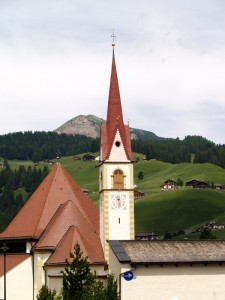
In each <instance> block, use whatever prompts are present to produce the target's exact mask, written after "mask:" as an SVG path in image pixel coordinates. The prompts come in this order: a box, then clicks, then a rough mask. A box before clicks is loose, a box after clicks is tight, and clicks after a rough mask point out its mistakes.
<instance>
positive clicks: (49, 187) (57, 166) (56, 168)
mask: <svg viewBox="0 0 225 300" xmlns="http://www.w3.org/2000/svg"><path fill="white" fill-rule="evenodd" d="M59 168H60V165H58V164H57V165H55V167H54V169H55V170H54V169H53V170H52V171H54V174H53V176H52V178H51V180H50V184H48V185H47V188H48V193H47V197H45V201H44V205H43V207H42V210H41V213H40V215H39V220H38V222H37V226H36V228H35V229H34V231H33V235H34V234H35V232H36V230H37V228H38V225H39V223H40V220H41V217H42V215H43V212H44V208H45V206H46V203H47V199H48V196H49V192H50V190H51V186H52V183H53V181H54V178H55V175H56V172H57V170H58V169H59ZM42 182H43V181H42ZM39 187H41V184H40V185H39ZM39 187H38V188H39ZM36 191H37V190H36ZM36 191H35V192H36ZM60 206H61V205H60ZM60 206H59V207H60ZM53 216H54V214H53ZM51 219H52V218H51ZM51 219H50V220H51ZM49 222H50V221H49ZM47 226H48V225H47ZM47 226H46V227H47ZM46 227H45V229H46ZM45 229H44V230H45ZM42 233H43V231H42ZM42 233H41V234H40V236H41V235H42Z"/></svg>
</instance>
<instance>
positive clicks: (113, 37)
mask: <svg viewBox="0 0 225 300" xmlns="http://www.w3.org/2000/svg"><path fill="white" fill-rule="evenodd" d="M115 37H116V36H115V34H114V28H113V33H112V35H111V38H112V41H113V42H112V46H113V48H114V47H115Z"/></svg>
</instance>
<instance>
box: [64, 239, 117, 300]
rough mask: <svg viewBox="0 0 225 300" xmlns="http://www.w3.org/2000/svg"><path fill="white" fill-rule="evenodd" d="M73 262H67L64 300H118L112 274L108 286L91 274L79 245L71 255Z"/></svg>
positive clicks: (88, 264) (108, 279)
mask: <svg viewBox="0 0 225 300" xmlns="http://www.w3.org/2000/svg"><path fill="white" fill-rule="evenodd" d="M70 258H71V262H69V261H68V260H66V267H65V271H63V272H62V273H63V291H62V295H63V300H75V299H76V300H87V299H88V300H118V299H119V297H118V292H117V281H116V280H115V278H114V276H113V275H112V274H110V275H109V276H108V278H107V282H106V286H104V284H103V282H102V281H100V280H98V278H97V277H96V274H95V273H92V272H91V269H90V263H89V262H88V258H87V257H83V253H82V251H81V249H80V246H79V244H78V243H76V244H75V246H74V253H71V254H70Z"/></svg>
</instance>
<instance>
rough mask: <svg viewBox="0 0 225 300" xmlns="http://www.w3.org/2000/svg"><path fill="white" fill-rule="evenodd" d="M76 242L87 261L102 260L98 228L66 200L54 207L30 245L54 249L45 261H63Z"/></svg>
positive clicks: (35, 248) (95, 261) (43, 248)
mask: <svg viewBox="0 0 225 300" xmlns="http://www.w3.org/2000/svg"><path fill="white" fill-rule="evenodd" d="M76 242H78V243H79V245H80V247H81V249H82V251H83V253H84V255H85V256H88V258H89V261H90V262H91V263H104V261H105V260H104V256H103V252H102V247H101V242H100V238H99V232H98V231H97V230H96V228H95V227H93V225H92V224H91V223H90V222H89V221H88V220H87V219H86V218H85V217H84V215H83V214H82V213H81V212H80V210H79V209H78V208H77V206H76V205H75V204H74V203H73V202H72V201H71V200H69V201H68V202H66V203H64V204H62V205H61V206H60V207H59V208H58V210H57V212H56V213H55V215H54V216H53V218H52V219H51V221H50V223H49V224H48V226H47V228H46V230H45V231H44V233H43V235H42V236H41V238H40V240H39V241H38V242H37V243H36V244H35V246H34V247H33V249H34V250H53V251H54V252H53V254H52V255H51V256H50V258H49V259H48V261H47V263H46V264H64V263H65V259H66V258H67V259H68V260H69V259H70V252H73V250H74V245H75V243H76ZM90 245H91V247H90Z"/></svg>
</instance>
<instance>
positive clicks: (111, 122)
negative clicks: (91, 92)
mask: <svg viewBox="0 0 225 300" xmlns="http://www.w3.org/2000/svg"><path fill="white" fill-rule="evenodd" d="M118 123H120V124H121V125H124V124H123V112H122V106H121V100H120V90H119V83H118V77H117V71H116V61H115V53H114V48H113V58H112V70H111V79H110V88H109V100H108V111H107V125H108V130H109V129H111V130H112V129H113V128H111V127H115V126H117V125H118Z"/></svg>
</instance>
